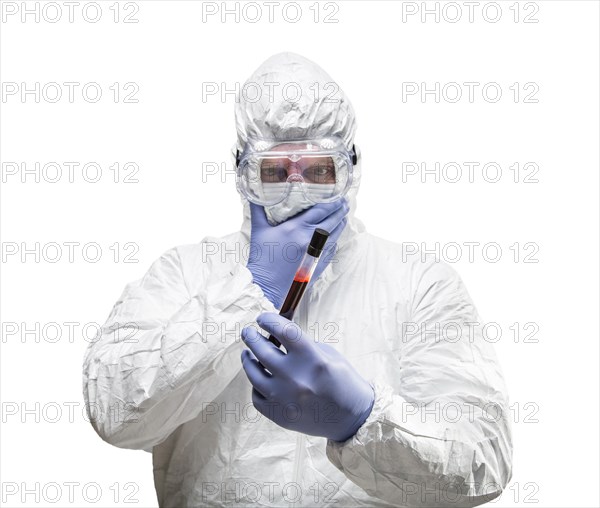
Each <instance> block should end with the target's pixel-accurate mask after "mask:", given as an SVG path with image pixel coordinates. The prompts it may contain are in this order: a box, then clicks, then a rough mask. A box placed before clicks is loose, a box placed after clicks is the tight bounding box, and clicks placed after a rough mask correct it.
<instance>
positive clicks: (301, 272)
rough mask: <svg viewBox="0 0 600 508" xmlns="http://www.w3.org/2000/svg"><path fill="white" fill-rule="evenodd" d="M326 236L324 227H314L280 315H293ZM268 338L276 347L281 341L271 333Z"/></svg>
mask: <svg viewBox="0 0 600 508" xmlns="http://www.w3.org/2000/svg"><path fill="white" fill-rule="evenodd" d="M328 237H329V233H328V232H327V231H325V230H324V229H321V228H316V229H315V232H314V233H313V236H312V239H311V240H310V243H309V244H308V248H307V249H306V253H305V254H304V257H303V258H302V261H301V263H300V266H299V267H298V270H296V275H294V281H293V282H292V285H291V286H290V289H289V291H288V294H287V296H286V297H285V300H284V302H283V305H282V306H281V310H280V311H279V315H280V316H283V317H285V318H286V319H289V320H290V321H291V319H292V318H293V317H294V311H295V310H296V308H297V307H298V304H299V303H300V300H301V299H302V295H303V294H304V291H306V288H307V287H308V283H309V282H310V278H311V277H312V274H313V272H314V271H315V268H316V267H317V263H318V262H319V256H320V255H321V252H323V247H325V243H326V242H327V238H328ZM268 339H269V340H270V341H271V342H272V343H273V344H275V345H276V346H277V347H280V346H281V342H279V341H278V340H277V339H276V338H275V337H273V336H272V335H269V337H268Z"/></svg>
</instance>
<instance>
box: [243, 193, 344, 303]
mask: <svg viewBox="0 0 600 508" xmlns="http://www.w3.org/2000/svg"><path fill="white" fill-rule="evenodd" d="M349 209H350V208H349V206H348V202H347V200H346V199H344V198H342V199H339V200H337V201H334V202H333V203H319V204H317V205H314V206H312V207H310V208H308V209H307V210H304V211H303V212H301V213H299V214H298V215H295V216H294V217H291V218H289V219H288V220H286V221H284V222H282V223H281V224H278V225H276V226H271V225H270V224H269V223H268V222H267V216H266V215H265V210H264V208H263V207H262V206H259V205H255V204H254V203H250V213H251V228H252V229H251V232H250V254H249V257H248V262H247V264H246V266H247V268H248V269H249V270H250V272H252V278H253V282H254V283H256V284H258V285H259V286H260V288H261V289H262V291H263V293H264V294H265V296H266V297H267V298H268V299H269V300H270V301H271V303H273V305H275V307H276V308H277V309H280V308H281V306H282V305H283V301H284V299H285V297H286V295H287V292H288V290H289V289H290V286H291V285H292V282H293V280H294V275H295V274H296V270H297V268H298V265H299V264H300V261H301V260H302V256H303V255H304V253H305V252H306V248H307V247H308V244H309V243H310V240H311V238H312V235H313V233H314V231H315V228H322V229H324V230H326V231H328V232H329V233H330V235H329V238H328V239H327V244H326V245H325V248H324V250H323V253H322V254H321V257H320V258H319V263H318V264H317V267H316V269H315V273H314V274H313V277H312V279H311V282H312V281H315V280H317V278H318V277H319V275H320V274H321V273H322V272H323V270H324V269H325V268H326V267H327V264H328V263H329V262H330V261H331V259H332V257H333V256H332V251H334V249H335V243H336V242H337V240H338V238H339V237H340V235H341V234H342V231H343V229H344V227H345V226H346V222H347V219H346V215H347V214H348V211H349Z"/></svg>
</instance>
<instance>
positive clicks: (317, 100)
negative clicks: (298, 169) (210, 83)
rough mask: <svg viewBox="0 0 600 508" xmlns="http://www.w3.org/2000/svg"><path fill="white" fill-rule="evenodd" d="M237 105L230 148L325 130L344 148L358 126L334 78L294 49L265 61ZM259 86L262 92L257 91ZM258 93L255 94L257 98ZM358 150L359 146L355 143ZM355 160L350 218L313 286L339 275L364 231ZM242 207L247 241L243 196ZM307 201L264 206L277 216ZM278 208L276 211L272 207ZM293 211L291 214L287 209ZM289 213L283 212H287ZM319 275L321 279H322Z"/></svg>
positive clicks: (348, 196) (349, 145)
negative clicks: (331, 258)
mask: <svg viewBox="0 0 600 508" xmlns="http://www.w3.org/2000/svg"><path fill="white" fill-rule="evenodd" d="M241 90H247V92H245V93H240V94H239V95H238V101H237V102H236V107H235V123H236V130H237V142H236V144H235V146H234V147H233V149H232V156H233V158H234V161H235V154H236V151H237V150H239V151H240V152H241V151H242V150H243V149H244V146H245V145H246V142H247V140H248V138H265V139H276V140H281V141H288V140H292V139H309V138H313V139H314V138H320V137H326V136H339V137H340V138H341V139H342V140H343V142H344V144H345V146H346V148H348V149H351V148H352V146H353V144H354V135H355V132H356V118H355V115H354V109H353V108H352V104H351V103H350V101H349V100H348V98H347V97H346V95H345V94H344V92H343V91H342V89H341V88H340V87H339V86H338V85H337V84H336V83H335V81H334V80H333V79H332V78H331V77H330V76H329V75H328V74H327V73H326V72H325V71H324V70H323V69H322V68H321V67H319V66H318V65H317V64H315V63H314V62H312V61H310V60H308V59H307V58H304V57H303V56H300V55H298V54H295V53H279V54H276V55H273V56H272V57H270V58H269V59H267V60H266V61H265V62H263V63H262V64H261V65H260V66H259V67H258V68H257V69H256V70H255V71H254V72H253V73H252V75H251V76H250V77H249V78H248V79H247V80H246V82H245V83H244V86H243V87H242V88H241ZM258 90H260V95H259V94H258V92H257V91H258ZM257 96H258V98H257ZM357 150H358V148H357ZM360 159H361V158H360V154H359V157H358V163H357V164H356V165H355V166H354V171H353V182H352V186H351V188H350V190H349V191H348V193H347V194H346V199H347V200H348V203H349V205H350V212H349V213H348V224H347V225H346V227H345V229H344V232H343V233H342V236H341V237H340V239H339V240H338V242H337V249H336V252H337V254H336V256H335V258H334V261H338V262H332V263H331V264H330V265H329V266H328V267H327V269H326V270H325V271H324V272H323V274H321V277H320V279H319V280H318V281H316V282H315V284H314V285H315V287H317V286H323V285H324V284H326V282H325V281H327V280H329V281H331V280H333V279H334V278H336V277H337V275H338V271H339V268H340V266H341V265H343V262H342V261H343V259H345V258H346V257H347V255H348V254H347V253H348V251H349V250H351V249H350V244H351V243H352V242H353V240H355V237H356V235H357V234H359V233H362V232H364V231H365V227H364V225H363V223H362V222H361V221H360V220H359V219H357V218H356V217H355V216H354V214H355V211H356V206H357V204H356V194H357V192H358V188H359V186H360V179H361V160H360ZM241 199H242V203H243V207H244V219H243V223H242V228H241V231H242V235H243V236H244V238H245V239H246V240H247V241H248V242H249V241H250V206H249V203H248V200H247V199H246V198H245V197H244V196H241ZM308 206H309V205H308V204H305V205H303V204H299V206H296V207H294V206H292V207H289V208H287V209H286V202H285V201H284V203H283V204H280V205H275V207H276V209H275V210H273V212H271V210H270V209H273V208H275V207H265V212H266V213H267V217H268V218H269V219H270V221H271V220H272V219H273V218H274V217H276V216H286V215H288V214H289V217H291V216H293V215H295V214H296V213H299V211H298V208H300V211H301V210H302V209H304V208H306V207H308ZM275 212H277V213H275ZM290 213H291V214H290ZM286 218H287V217H286ZM321 281H323V282H321Z"/></svg>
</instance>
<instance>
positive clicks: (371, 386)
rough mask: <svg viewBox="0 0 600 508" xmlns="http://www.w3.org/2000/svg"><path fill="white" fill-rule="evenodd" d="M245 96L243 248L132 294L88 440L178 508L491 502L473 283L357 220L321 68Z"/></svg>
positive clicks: (350, 124) (495, 480)
mask: <svg viewBox="0 0 600 508" xmlns="http://www.w3.org/2000/svg"><path fill="white" fill-rule="evenodd" d="M248 82H249V83H252V84H253V86H255V85H256V86H258V87H259V89H260V90H262V95H261V96H260V97H259V98H258V99H256V98H255V97H254V96H253V97H245V96H242V97H241V98H240V101H239V103H238V104H237V105H236V126H237V134H238V140H237V144H236V147H235V152H236V164H237V168H238V174H237V179H238V181H237V183H238V190H239V191H240V194H241V196H242V201H243V204H244V220H243V224H242V228H241V231H240V232H237V233H233V234H230V235H228V236H225V237H223V238H205V239H204V240H203V241H202V242H201V243H200V244H198V245H187V246H182V247H177V248H174V249H172V250H170V251H168V252H167V253H166V254H164V255H163V256H162V257H161V258H160V259H159V260H157V261H156V262H155V263H154V264H153V265H152V267H151V268H150V270H149V271H148V273H147V274H146V275H145V276H144V277H143V278H142V279H141V280H139V281H136V282H134V283H132V284H130V285H128V286H127V287H126V288H125V291H124V293H123V295H122V296H121V298H120V299H119V301H118V302H117V304H116V305H115V307H114V308H113V310H112V312H111V314H110V316H109V318H108V320H107V322H106V324H105V325H104V327H103V335H102V337H101V339H100V340H99V341H97V342H95V343H93V344H91V345H90V347H89V350H88V351H87V354H86V358H85V362H84V394H85V398H86V402H87V403H88V404H90V407H91V408H93V409H94V411H93V415H92V416H94V418H93V419H92V424H93V425H94V428H95V429H96V431H97V432H98V433H99V434H100V436H101V437H102V438H103V439H104V440H106V441H107V442H109V443H111V444H113V445H115V446H119V447H123V448H134V449H144V450H147V451H150V450H151V451H152V453H153V462H154V477H155V484H156V490H157V494H158V499H159V503H160V505H161V506H165V507H181V506H257V505H258V506H344V507H347V506H449V505H450V506H475V505H478V504H482V503H484V502H486V501H489V500H491V499H493V498H495V497H497V496H498V495H500V493H501V492H502V490H503V489H504V487H505V486H506V485H507V483H508V482H509V480H510V477H511V459H512V444H511V434H510V427H509V421H508V414H507V413H508V401H507V396H506V390H505V387H504V382H503V378H502V374H501V371H500V368H499V366H498V363H497V360H496V357H495V355H494V352H493V350H492V347H491V345H490V344H488V343H486V342H485V341H484V339H483V337H482V336H481V333H479V330H480V328H479V327H476V326H473V325H472V324H473V323H477V322H479V321H480V319H479V317H478V314H477V311H476V309H475V307H474V305H473V303H472V301H471V299H470V297H469V295H468V293H467V291H466V289H465V288H464V286H463V284H462V282H461V280H460V278H459V277H458V275H457V274H456V273H455V272H454V271H453V270H452V269H451V268H450V267H448V266H447V265H445V264H443V263H439V262H436V260H435V259H430V258H429V257H427V256H426V257H421V255H418V256H414V255H413V256H409V257H408V258H407V257H406V254H405V253H403V249H402V246H401V245H398V244H394V243H391V242H389V241H386V240H383V239H380V238H376V237H374V236H372V235H370V234H368V233H367V232H366V231H365V228H364V226H363V224H362V223H361V222H360V221H359V220H358V219H357V218H356V217H355V216H354V213H355V210H356V193H357V190H358V187H359V184H360V176H361V167H360V154H359V153H358V150H357V148H356V147H355V145H354V133H355V128H356V126H355V118H354V112H353V109H352V106H351V104H350V102H349V101H348V99H347V98H346V97H345V95H344V94H343V92H342V91H341V90H339V88H338V87H337V85H336V86H334V82H333V80H332V79H331V78H330V77H329V76H328V75H327V74H326V73H325V72H324V71H323V70H322V69H320V68H319V67H318V66H316V65H315V64H314V63H312V62H310V61H308V60H306V59H304V58H302V57H300V56H298V55H295V54H290V53H283V54H279V55H275V56H273V57H271V58H270V59H269V60H267V61H266V62H264V63H263V64H262V65H261V66H260V67H259V68H258V69H257V71H255V73H254V74H253V75H252V76H251V77H250V79H249V80H248ZM287 84H293V86H294V88H295V89H299V90H301V93H300V94H297V95H298V96H297V97H294V96H292V97H291V99H293V100H290V96H289V94H288V96H287V97H286V96H284V95H283V94H282V90H283V89H284V88H285V85H287ZM332 87H333V88H332ZM332 89H334V90H335V94H332V93H331V91H332ZM286 90H287V91H289V90H290V86H288V87H287V88H286ZM249 99H252V100H249ZM259 203H263V204H262V205H260V204H259ZM317 227H319V228H322V229H325V230H326V231H328V232H329V233H330V237H329V240H328V244H327V245H326V250H327V251H326V252H325V253H324V254H323V255H321V258H320V260H319V262H318V265H317V268H316V271H315V274H314V276H313V279H312V281H311V283H310V286H309V288H308V289H307V291H306V293H305V294H304V297H303V299H302V301H301V302H300V305H299V307H298V309H297V311H296V314H295V316H294V319H293V323H292V322H290V321H288V320H286V319H284V318H283V317H280V316H278V315H277V311H278V310H279V308H280V306H281V303H282V301H283V299H284V298H285V295H286V293H287V290H288V288H289V287H290V284H291V282H292V280H293V279H294V273H295V270H296V268H297V266H298V263H299V261H300V259H299V257H297V256H296V255H294V254H293V253H291V252H292V251H293V249H291V250H290V246H292V247H293V246H295V247H297V249H296V250H297V251H298V252H299V253H300V254H302V253H303V252H304V250H305V249H306V246H307V245H308V243H309V241H310V238H311V236H312V234H313V232H314V230H315V228H317ZM235 252H247V253H248V256H246V257H243V258H240V257H239V256H236V255H232V253H235ZM403 254H404V255H403ZM128 323H129V324H130V325H129V326H131V323H134V324H135V326H136V327H137V330H138V331H137V333H136V335H135V338H134V340H130V341H126V340H123V336H124V334H123V330H122V329H121V328H122V327H123V326H127V324H128ZM254 323H258V325H260V327H262V328H263V330H264V331H263V333H262V335H260V334H259V330H260V328H259V327H258V326H256V324H255V325H254V327H252V326H248V325H252V324H254ZM469 323H471V325H470V326H469ZM240 330H243V331H242V333H241V338H242V340H240ZM119 332H121V333H120V335H119ZM269 333H270V334H273V336H274V337H275V338H277V339H278V340H279V341H280V342H281V343H282V344H283V346H284V347H285V350H286V351H285V352H284V351H283V350H282V349H277V348H276V347H275V346H274V345H273V344H272V343H271V342H269V341H268V340H267V339H266V338H265V336H267V335H268V334H269ZM246 346H247V347H246ZM240 356H241V359H242V361H241V362H240ZM118 409H120V410H121V412H120V417H118V418H115V417H111V415H113V414H114V412H115V411H116V410H118Z"/></svg>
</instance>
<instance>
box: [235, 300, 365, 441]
mask: <svg viewBox="0 0 600 508" xmlns="http://www.w3.org/2000/svg"><path fill="white" fill-rule="evenodd" d="M257 323H258V324H259V326H260V327H261V328H263V329H264V330H266V331H267V332H269V333H270V334H272V335H274V336H275V337H277V339H279V341H280V342H281V343H282V344H283V345H284V346H285V348H286V350H287V354H286V353H284V352H283V351H282V350H281V349H279V348H277V347H275V346H274V345H273V344H272V343H271V342H270V341H269V340H267V339H266V338H265V337H263V336H262V335H261V334H260V333H259V332H258V330H257V329H256V328H254V327H252V326H248V327H245V328H244V329H243V330H242V339H243V341H244V343H245V344H246V345H247V346H248V347H249V348H250V349H251V350H252V352H250V351H249V350H247V349H245V350H244V351H242V365H243V367H244V370H245V371H246V375H247V376H248V379H249V380H250V383H252V386H253V387H254V389H253V390H252V402H253V403H254V406H255V407H256V409H257V410H258V411H259V412H260V413H261V414H263V415H264V416H266V417H267V418H269V419H270V420H272V421H274V422H275V423H276V424H278V425H280V426H281V427H284V428H286V429H290V430H295V431H297V432H302V433H304V434H309V435H312V436H322V437H326V438H328V439H332V440H333V441H340V442H341V441H346V440H347V439H349V438H351V437H352V436H353V435H354V434H356V431H357V430H358V429H359V427H360V426H361V425H362V424H363V423H364V422H365V420H366V419H367V417H368V416H369V415H370V414H371V410H372V408H373V403H374V401H375V394H374V391H373V387H372V386H371V385H370V384H369V383H368V382H367V381H366V380H365V379H363V378H362V377H361V376H360V375H359V374H358V372H356V370H355V369H354V367H352V365H351V364H350V363H349V362H348V361H347V360H346V359H345V358H344V356H343V355H342V354H340V353H339V352H337V351H336V350H335V349H333V348H332V347H331V346H328V345H327V344H321V343H317V342H314V341H313V340H312V339H310V338H309V337H308V336H307V335H305V334H304V333H303V332H302V330H301V329H300V327H299V326H298V325H297V324H296V323H293V322H292V321H290V320H288V319H286V318H284V317H282V316H279V315H278V314H275V313H272V312H265V313H263V314H261V315H260V316H259V317H258V319H257ZM252 353H254V354H252ZM259 362H260V363H259ZM263 366H264V367H263Z"/></svg>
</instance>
